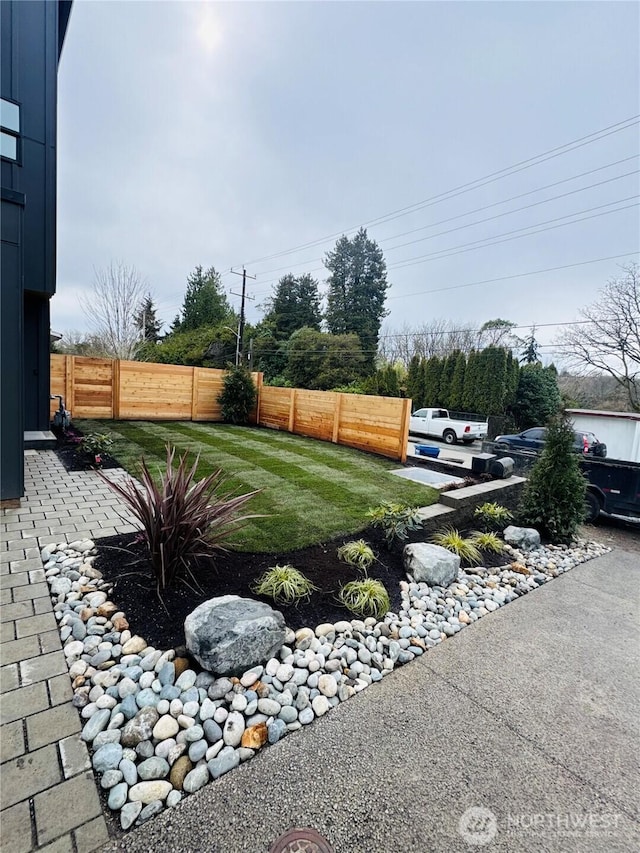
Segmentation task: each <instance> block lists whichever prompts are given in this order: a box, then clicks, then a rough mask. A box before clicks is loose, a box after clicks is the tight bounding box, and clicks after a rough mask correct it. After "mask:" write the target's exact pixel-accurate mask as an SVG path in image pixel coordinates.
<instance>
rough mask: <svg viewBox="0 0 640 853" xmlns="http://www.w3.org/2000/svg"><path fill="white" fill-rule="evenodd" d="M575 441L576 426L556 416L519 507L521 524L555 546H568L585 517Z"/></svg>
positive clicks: (583, 491)
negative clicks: (531, 528)
mask: <svg viewBox="0 0 640 853" xmlns="http://www.w3.org/2000/svg"><path fill="white" fill-rule="evenodd" d="M573 442H574V434H573V425H572V424H571V421H570V420H569V417H568V415H567V414H566V412H560V413H558V414H556V415H555V416H553V417H552V418H551V420H550V421H549V423H548V426H547V436H546V441H545V446H544V450H543V451H542V453H541V455H540V458H539V459H538V461H537V462H536V464H535V465H534V466H533V468H532V469H531V473H530V474H529V479H528V481H527V484H526V487H525V492H524V495H523V498H522V503H521V505H520V512H519V514H520V518H521V521H522V522H523V523H524V524H529V525H531V526H532V527H535V528H536V529H537V530H538V531H539V532H540V533H541V534H542V535H543V536H546V537H548V538H549V539H551V541H552V542H554V543H569V542H570V541H571V539H572V538H573V537H574V536H575V534H576V532H577V530H578V527H579V525H580V524H581V522H582V521H583V520H584V517H585V505H584V500H585V492H586V480H585V478H584V476H583V475H582V472H581V471H580V462H579V460H580V457H579V456H578V454H576V453H575V452H574V444H573Z"/></svg>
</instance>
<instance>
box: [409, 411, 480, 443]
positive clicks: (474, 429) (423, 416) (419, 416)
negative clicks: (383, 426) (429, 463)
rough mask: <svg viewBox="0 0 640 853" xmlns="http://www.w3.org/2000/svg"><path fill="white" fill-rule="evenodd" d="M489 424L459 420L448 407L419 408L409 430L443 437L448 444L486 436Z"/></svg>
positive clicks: (412, 416) (470, 440)
mask: <svg viewBox="0 0 640 853" xmlns="http://www.w3.org/2000/svg"><path fill="white" fill-rule="evenodd" d="M488 429H489V424H487V423H478V422H477V421H457V420H453V419H452V418H450V417H449V412H448V411H447V410H446V409H418V411H417V412H414V413H413V414H412V415H411V419H410V420H409V432H410V433H414V434H416V435H430V436H434V437H435V438H441V439H443V440H444V441H445V442H446V443H447V444H455V443H456V442H457V441H462V442H463V443H464V444H471V442H472V441H475V440H476V439H477V438H479V439H482V438H484V437H485V436H486V434H487V430H488Z"/></svg>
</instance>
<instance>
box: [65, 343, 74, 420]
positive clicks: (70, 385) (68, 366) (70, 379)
mask: <svg viewBox="0 0 640 853" xmlns="http://www.w3.org/2000/svg"><path fill="white" fill-rule="evenodd" d="M74 366H75V356H73V355H65V357H64V402H65V406H66V408H67V409H68V410H69V411H70V412H71V414H72V415H73V409H74V406H75V404H76V395H75V376H74Z"/></svg>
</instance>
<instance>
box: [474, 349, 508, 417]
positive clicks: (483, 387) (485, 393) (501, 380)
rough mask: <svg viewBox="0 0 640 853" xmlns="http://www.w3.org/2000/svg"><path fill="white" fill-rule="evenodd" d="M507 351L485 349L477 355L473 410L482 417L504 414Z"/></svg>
mask: <svg viewBox="0 0 640 853" xmlns="http://www.w3.org/2000/svg"><path fill="white" fill-rule="evenodd" d="M506 371H507V351H506V350H505V349H504V348H503V347H493V346H490V347H487V348H486V349H483V350H482V352H480V353H479V354H478V381H477V385H476V403H475V410H476V411H478V412H480V413H481V414H482V415H484V416H488V415H500V414H502V413H503V412H504V399H505V393H506V389H507V375H506Z"/></svg>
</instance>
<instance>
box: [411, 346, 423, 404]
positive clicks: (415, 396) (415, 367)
mask: <svg viewBox="0 0 640 853" xmlns="http://www.w3.org/2000/svg"><path fill="white" fill-rule="evenodd" d="M423 385H424V383H423V381H422V365H421V360H420V356H419V355H414V356H413V358H412V359H411V361H410V362H409V371H408V373H407V397H410V398H411V400H412V406H413V410H414V412H415V410H416V409H419V408H420V406H421V405H422V388H423Z"/></svg>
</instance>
